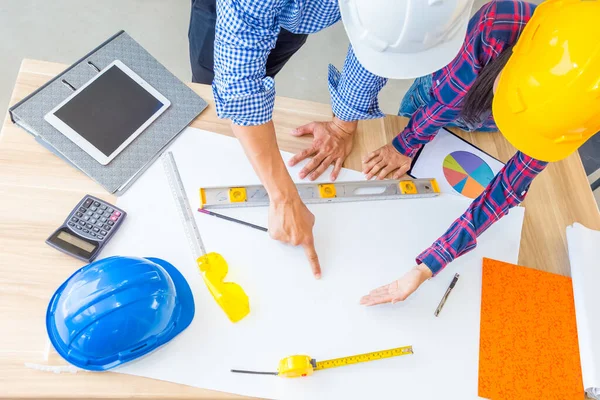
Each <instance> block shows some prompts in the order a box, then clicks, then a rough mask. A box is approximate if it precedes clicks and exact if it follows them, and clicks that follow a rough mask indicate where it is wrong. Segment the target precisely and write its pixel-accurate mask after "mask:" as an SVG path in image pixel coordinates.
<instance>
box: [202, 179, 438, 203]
mask: <svg viewBox="0 0 600 400" xmlns="http://www.w3.org/2000/svg"><path fill="white" fill-rule="evenodd" d="M296 187H297V188H298V193H299V194H300V198H301V199H302V201H303V202H304V203H306V204H315V203H337V202H348V201H365V200H396V199H414V198H422V197H435V196H438V195H439V194H440V189H439V187H438V184H437V182H436V180H435V179H433V178H432V179H406V180H395V179H394V180H383V181H377V180H374V181H356V182H335V183H300V184H297V185H296ZM267 205H269V195H268V193H267V190H266V189H265V188H264V186H261V185H252V186H235V187H230V186H223V187H210V188H200V208H208V209H210V208H213V209H214V208H231V207H251V206H267Z"/></svg>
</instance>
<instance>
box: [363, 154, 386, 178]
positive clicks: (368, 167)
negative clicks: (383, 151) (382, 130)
mask: <svg viewBox="0 0 600 400" xmlns="http://www.w3.org/2000/svg"><path fill="white" fill-rule="evenodd" d="M382 160H383V158H381V157H379V156H378V157H375V158H373V159H372V160H371V161H369V162H368V163H365V164H364V167H363V174H365V175H366V174H367V173H369V171H370V170H371V169H372V168H373V167H374V166H375V165H377V163H379V162H381V161H382Z"/></svg>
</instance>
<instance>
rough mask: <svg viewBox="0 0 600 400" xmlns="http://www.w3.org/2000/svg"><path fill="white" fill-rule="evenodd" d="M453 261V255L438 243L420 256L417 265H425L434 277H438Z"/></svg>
mask: <svg viewBox="0 0 600 400" xmlns="http://www.w3.org/2000/svg"><path fill="white" fill-rule="evenodd" d="M452 260H453V258H452V255H451V254H449V253H448V251H446V249H445V248H444V246H442V245H441V244H440V243H438V242H435V243H434V244H433V245H432V246H431V247H430V248H428V249H427V250H425V251H424V252H422V253H421V254H419V255H418V256H417V259H416V261H417V264H425V265H426V266H427V267H428V268H429V269H430V270H431V272H432V273H433V276H436V275H437V274H438V273H439V272H440V271H441V270H443V269H444V267H446V265H448V264H449V263H451V262H452Z"/></svg>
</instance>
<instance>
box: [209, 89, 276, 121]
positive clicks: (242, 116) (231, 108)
mask: <svg viewBox="0 0 600 400" xmlns="http://www.w3.org/2000/svg"><path fill="white" fill-rule="evenodd" d="M262 84H263V90H262V91H260V92H257V93H250V94H236V95H221V93H220V91H219V88H218V87H217V85H216V84H214V83H213V86H212V89H213V95H214V97H215V105H216V108H217V116H218V117H219V118H222V119H230V120H231V121H232V122H233V123H234V124H236V125H241V126H254V125H262V124H266V123H267V122H269V121H270V120H271V119H272V118H273V108H274V107H275V81H274V80H273V78H271V77H266V78H264V79H263V80H262Z"/></svg>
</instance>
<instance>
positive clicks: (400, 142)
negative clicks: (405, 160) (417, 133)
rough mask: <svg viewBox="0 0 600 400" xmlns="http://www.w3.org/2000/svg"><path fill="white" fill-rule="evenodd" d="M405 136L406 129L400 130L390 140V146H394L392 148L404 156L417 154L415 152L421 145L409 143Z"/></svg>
mask: <svg viewBox="0 0 600 400" xmlns="http://www.w3.org/2000/svg"><path fill="white" fill-rule="evenodd" d="M405 137H406V130H405V131H404V132H402V133H401V134H399V135H398V136H396V137H395V138H394V139H393V140H392V146H394V148H395V149H396V150H398V152H399V153H400V154H402V155H405V156H406V157H411V158H412V157H414V156H415V154H417V152H418V151H419V149H420V148H421V147H422V145H418V146H413V145H410V144H408V142H407V141H406V139H405Z"/></svg>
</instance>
